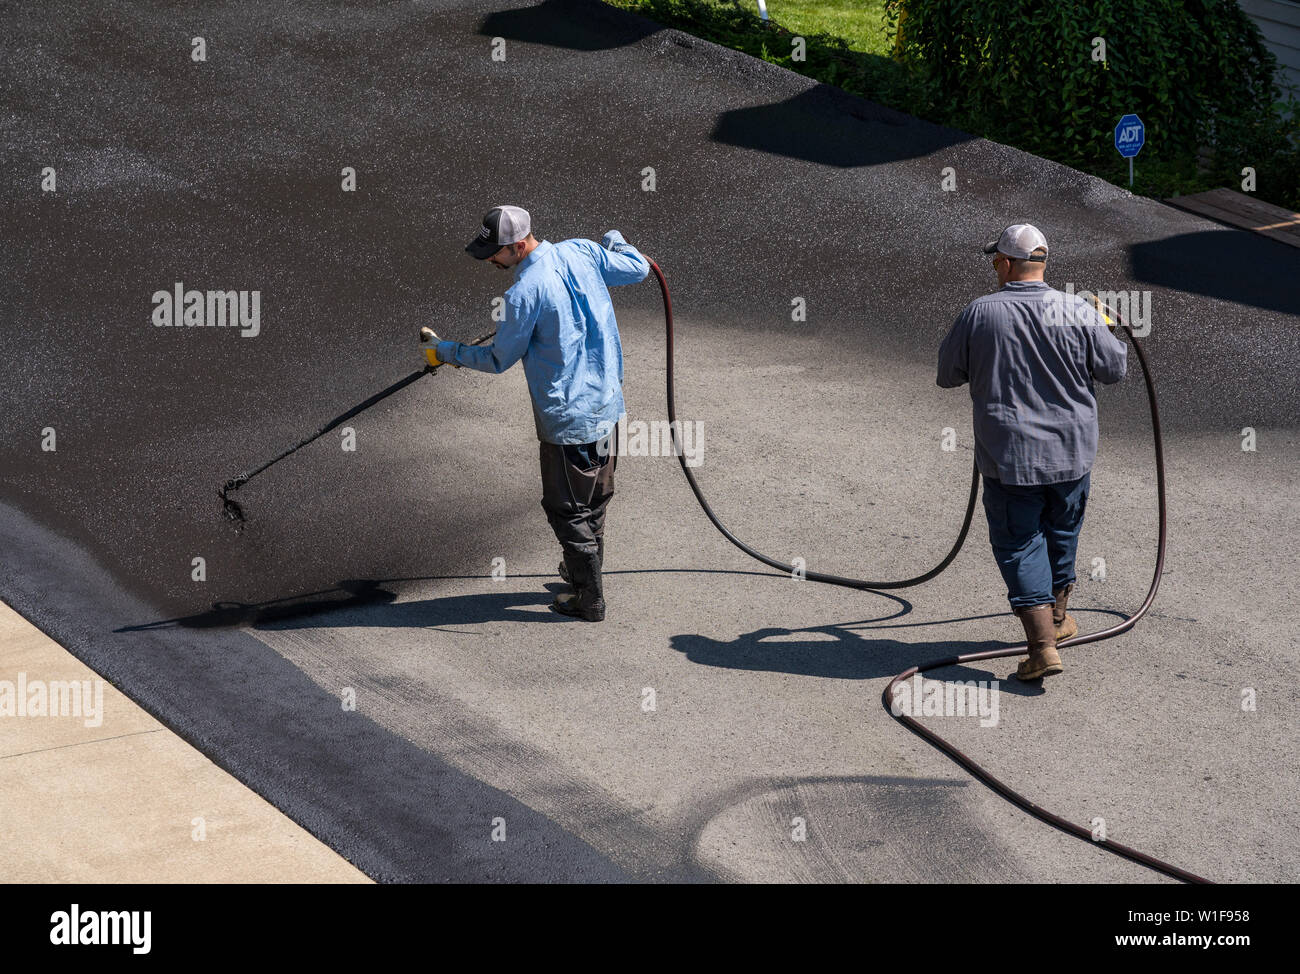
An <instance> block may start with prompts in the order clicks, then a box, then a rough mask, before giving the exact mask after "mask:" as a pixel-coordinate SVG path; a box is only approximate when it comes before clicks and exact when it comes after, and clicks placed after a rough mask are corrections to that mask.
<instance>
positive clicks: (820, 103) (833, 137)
mask: <svg viewBox="0 0 1300 974" xmlns="http://www.w3.org/2000/svg"><path fill="white" fill-rule="evenodd" d="M907 121H908V116H906V115H902V114H900V113H898V112H895V111H893V110H891V109H888V108H884V107H882V106H880V105H876V104H874V103H872V102H869V101H864V100H863V99H860V98H856V97H853V96H852V95H848V94H845V93H844V92H843V91H841V90H840V89H838V88H835V87H833V86H831V85H826V84H819V85H817V86H816V87H814V88H810V89H808V90H807V91H804V92H801V93H799V94H798V95H795V96H794V97H793V98H789V99H787V100H785V101H782V102H775V103H774V104H771V105H759V106H756V107H753V108H737V109H734V110H732V111H729V112H723V113H722V114H721V115H719V116H718V120H717V122H716V123H715V124H714V127H713V132H712V133H711V134H710V138H711V139H712V140H713V141H714V142H720V143H722V144H724V145H732V146H738V147H740V148H743V149H755V150H758V151H759V152H767V153H771V154H772V155H778V156H787V157H789V158H792V159H804V160H807V161H808V162H815V163H820V164H821V165H823V166H838V167H840V168H844V169H847V168H852V167H855V166H879V165H885V164H888V163H891V162H897V161H898V160H900V159H914V158H917V157H920V156H925V155H929V154H930V153H932V152H936V151H937V150H939V149H942V148H944V147H946V146H951V145H956V144H958V143H961V142H969V141H970V140H971V136H969V135H966V134H964V133H962V132H958V131H956V130H954V129H942V128H939V127H938V126H919V125H915V124H914V125H912V126H909V127H908V129H907V131H906V134H904V132H903V129H902V126H904V125H905V124H906V123H907ZM881 125H885V126H888V128H885V129H882V128H881V127H880V126H881Z"/></svg>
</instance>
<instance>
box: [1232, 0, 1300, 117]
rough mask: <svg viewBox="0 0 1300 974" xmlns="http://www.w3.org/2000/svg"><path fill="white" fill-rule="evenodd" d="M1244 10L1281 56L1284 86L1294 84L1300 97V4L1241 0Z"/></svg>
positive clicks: (1283, 0)
mask: <svg viewBox="0 0 1300 974" xmlns="http://www.w3.org/2000/svg"><path fill="white" fill-rule="evenodd" d="M1237 3H1238V4H1240V5H1241V9H1242V10H1244V11H1246V13H1247V14H1249V15H1250V19H1251V20H1253V21H1255V23H1256V24H1258V25H1259V32H1260V33H1261V34H1263V35H1264V41H1265V43H1266V44H1267V45H1268V47H1269V49H1270V50H1271V51H1272V52H1273V53H1274V54H1276V55H1277V60H1278V66H1279V69H1280V70H1279V71H1278V74H1279V75H1280V77H1279V78H1278V80H1279V81H1280V82H1281V83H1282V84H1284V85H1288V84H1289V85H1292V86H1294V89H1295V94H1296V95H1297V96H1298V97H1300V3H1294V2H1292V0H1237Z"/></svg>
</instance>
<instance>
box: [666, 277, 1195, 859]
mask: <svg viewBox="0 0 1300 974" xmlns="http://www.w3.org/2000/svg"><path fill="white" fill-rule="evenodd" d="M650 269H651V270H652V271H654V275H655V278H656V279H657V280H658V281H659V290H660V291H661V292H662V293H663V300H664V324H665V329H666V334H667V352H668V369H667V398H668V425H669V429H671V430H672V435H673V438H674V442H675V446H676V452H677V459H678V461H679V462H680V463H681V467H682V472H683V473H684V474H686V480H687V483H689V484H690V486H691V491H692V492H693V493H694V494H695V499H696V500H697V501H699V503H700V507H701V508H702V509H703V511H704V513H705V514H706V515H707V516H708V518H709V520H710V521H712V522H713V526H714V527H716V528H717V529H718V530H719V531H720V532H722V535H723V537H725V538H726V539H727V540H728V541H730V542H731V543H732V544H734V545H735V546H736V547H737V548H739V549H740V550H741V551H743V552H745V554H747V555H749V556H751V557H752V558H756V559H758V560H759V561H761V562H763V563H764V564H765V565H770V566H771V567H772V568H776V569H778V570H780V571H782V572H786V573H794V571H795V569H794V567H793V566H791V565H787V564H785V563H783V562H780V561H777V560H776V559H775V558H770V557H768V556H767V555H765V554H763V553H762V552H760V551H758V550H757V549H755V548H752V547H750V546H749V545H747V544H745V542H743V541H741V540H740V539H739V538H737V537H736V536H735V535H734V534H733V533H732V532H731V531H730V530H728V529H727V527H726V525H724V524H723V523H722V521H721V520H720V519H719V518H718V516H717V515H716V514H715V513H714V512H713V508H711V507H710V506H709V503H708V501H707V500H705V498H704V493H703V492H702V491H701V490H700V485H699V484H698V483H696V480H695V474H694V473H692V472H691V469H690V467H689V466H687V463H686V451H685V450H684V449H683V448H682V445H681V443H680V441H679V440H677V437H678V436H679V433H678V427H677V415H676V395H675V389H674V380H673V302H672V298H671V296H670V295H669V293H668V281H667V280H666V279H665V278H664V274H663V271H661V270H660V269H659V265H658V264H656V263H655V262H654V261H653V260H652V261H650ZM1107 311H1109V312H1110V314H1111V315H1112V316H1113V317H1114V318H1115V320H1116V321H1117V322H1118V325H1119V327H1120V328H1123V330H1124V332H1125V334H1127V335H1128V337H1129V341H1130V342H1131V343H1132V345H1133V350H1134V351H1135V352H1136V353H1137V358H1138V362H1139V364H1140V365H1141V366H1142V378H1143V379H1144V380H1145V382H1146V390H1147V402H1148V404H1149V405H1150V407H1151V433H1152V439H1153V441H1154V444H1155V454H1156V496H1157V503H1158V507H1159V539H1158V542H1157V549H1156V567H1155V571H1154V572H1153V574H1152V578H1151V587H1150V588H1149V589H1148V590H1147V596H1146V598H1145V599H1144V600H1143V601H1142V605H1141V606H1139V607H1138V610H1137V611H1136V612H1134V613H1133V614H1132V615H1131V616H1129V617H1128V618H1126V619H1124V620H1123V621H1122V622H1119V623H1116V624H1115V625H1113V626H1111V627H1110V628H1108V629H1103V630H1101V631H1099V632H1093V633H1088V634H1086V635H1081V636H1072V637H1071V638H1069V639H1063V640H1061V642H1060V643H1058V644H1057V645H1058V646H1061V647H1065V646H1082V645H1083V644H1085V643H1094V642H1098V641H1100V640H1102V639H1110V638H1112V637H1114V636H1118V635H1120V634H1121V633H1125V632H1128V630H1130V629H1132V628H1133V626H1134V625H1136V624H1137V621H1138V620H1139V619H1141V618H1142V617H1143V616H1144V615H1146V612H1147V610H1148V609H1150V608H1151V604H1152V603H1153V602H1154V601H1155V598H1156V591H1157V590H1158V589H1159V588H1160V576H1161V574H1162V572H1163V571H1164V564H1165V538H1166V509H1165V457H1164V440H1163V438H1162V436H1161V432H1160V410H1159V408H1158V406H1157V404H1156V390H1155V383H1154V382H1153V381H1152V378H1151V369H1150V366H1149V365H1148V363H1147V358H1146V354H1145V353H1144V352H1143V351H1142V346H1141V345H1139V344H1138V341H1137V337H1136V336H1135V335H1134V334H1133V329H1132V328H1130V327H1129V325H1128V323H1127V322H1125V321H1124V320H1123V318H1122V317H1121V316H1120V315H1119V314H1118V312H1115V311H1114V310H1112V309H1110V308H1107ZM978 494H979V468H978V466H977V467H976V468H975V469H974V471H973V472H972V474H971V487H970V496H969V497H968V499H967V502H966V516H965V518H964V519H963V521H962V526H961V531H960V532H959V533H958V535H957V541H956V543H955V544H954V545H953V546H952V549H951V550H950V551H949V552H948V554H947V555H945V556H944V558H943V560H942V561H941V562H939V564H938V565H936V566H935V567H934V568H932V569H930V571H928V572H926V573H925V574H923V575H917V576H916V577H915V578H909V579H905V580H903V581H898V582H868V581H863V580H861V579H856V578H846V577H843V576H840V575H826V574H823V573H821V572H812V571H806V572H804V577H805V578H808V579H811V580H812V581H814V582H825V583H826V584H829V585H840V586H843V587H846V588H855V589H891V588H907V587H909V586H912V585H920V584H921V583H922V582H927V581H929V580H930V579H932V578H934V577H935V576H936V575H938V574H939V573H940V572H942V571H943V570H944V569H945V568H947V567H948V566H949V565H950V564H951V563H952V560H953V559H954V558H956V557H957V553H958V552H959V551H960V550H961V546H962V544H963V543H965V541H966V535H967V534H968V533H969V531H970V525H971V518H972V517H973V516H974V513H975V499H976V497H977V496H978ZM1028 652H1029V647H1028V646H1027V645H1020V646H1012V647H1008V648H1005V649H991V650H986V651H984V652H979V653H965V654H962V655H959V656H949V657H945V658H944V659H938V660H933V661H931V662H928V663H922V664H920V665H919V666H913V667H911V668H910V669H908V670H905V671H904V672H902V673H900V674H898V676H896V677H894V678H893V679H892V680H890V681H889V685H888V686H887V687H885V691H884V693H883V694H882V695H881V700H882V701H883V703H884V705H885V709H886V710H887V711H889V713H890V715H891V716H892V717H894V719H896V720H898V721H899V722H901V723H902V724H904V725H905V726H906V727H907V728H908V730H910V731H912V732H913V733H915V734H917V735H918V736H920V737H922V738H924V739H925V740H927V741H929V742H930V743H931V744H933V745H934V746H935V747H937V748H938V749H939V750H940V751H942V752H943V753H944V754H946V755H948V756H949V757H950V758H952V759H953V760H954V761H956V762H957V763H958V764H959V765H961V766H962V767H963V768H965V769H966V770H967V771H969V772H970V773H971V774H972V775H974V776H975V777H976V778H978V779H979V780H980V781H982V782H984V784H986V785H988V786H989V787H990V788H992V789H993V790H994V791H996V792H997V793H998V794H999V795H1001V796H1002V797H1003V798H1005V799H1007V800H1008V801H1010V802H1011V803H1012V804H1014V805H1015V806H1016V807H1017V808H1020V809H1021V810H1023V811H1025V812H1028V813H1029V814H1030V815H1033V816H1034V817H1035V818H1037V819H1039V820H1040V821H1042V822H1046V823H1047V824H1048V825H1051V826H1053V827H1055V828H1057V829H1060V830H1061V831H1062V832H1065V833H1067V834H1069V835H1073V836H1075V837H1076V838H1080V839H1085V840H1087V841H1089V842H1091V843H1093V844H1094V845H1096V846H1098V847H1099V848H1102V849H1105V850H1106V851H1108V852H1112V853H1114V854H1115V855H1117V856H1120V857H1122V858H1124V859H1128V860H1130V861H1132V862H1136V863H1138V864H1140V865H1142V866H1146V867H1147V868H1149V869H1154V870H1155V871H1157V872H1160V873H1163V874H1165V875H1166V876H1171V877H1173V878H1174V879H1178V880H1181V881H1183V882H1185V883H1207V882H1209V880H1206V879H1203V878H1201V877H1200V876H1197V875H1195V874H1194V873H1190V872H1187V871H1186V870H1185V869H1180V868H1178V867H1177V866H1172V865H1170V864H1169V863H1167V862H1164V861H1162V860H1160V859H1157V858H1155V857H1154V856H1150V855H1147V854H1146V853H1145V852H1140V851H1138V850H1137V849H1133V848H1130V847H1129V846H1126V845H1122V844H1120V843H1118V842H1111V841H1109V840H1108V839H1098V838H1095V837H1094V835H1093V832H1092V830H1091V829H1087V828H1084V827H1083V826H1080V825H1075V824H1074V823H1073V822H1069V821H1067V820H1065V819H1063V818H1061V817H1060V816H1058V815H1054V814H1052V813H1051V812H1049V811H1047V810H1046V809H1043V808H1040V807H1039V806H1038V805H1035V804H1034V803H1033V802H1031V801H1029V799H1027V798H1025V797H1024V796H1023V795H1021V794H1020V793H1019V792H1016V791H1014V790H1013V789H1011V788H1010V787H1008V786H1007V785H1005V784H1004V783H1003V782H1001V781H999V780H998V779H997V778H995V777H994V776H993V775H991V774H989V773H988V772H987V771H985V770H984V769H983V768H981V767H980V766H979V765H978V764H976V763H975V761H973V760H972V759H971V758H969V757H967V756H966V755H965V754H964V753H963V752H962V751H961V750H960V749H959V748H957V747H956V746H954V745H953V744H950V743H949V742H948V741H946V740H944V739H943V738H942V737H940V736H939V735H938V734H936V733H934V732H933V731H931V730H929V729H928V728H926V727H925V726H924V725H922V724H921V723H920V722H919V721H917V720H916V719H914V718H913V717H911V716H909V715H907V714H896V713H894V711H893V708H892V707H891V705H890V703H891V698H892V695H893V690H894V687H895V686H896V685H897V684H898V683H899V682H900V681H902V680H906V679H909V678H910V677H912V676H913V675H914V674H917V673H925V672H928V671H930V670H937V669H941V668H942V667H945V666H956V665H959V664H962V663H972V662H975V661H978V660H987V659H999V658H1001V657H1006V656H1025V655H1027V654H1028Z"/></svg>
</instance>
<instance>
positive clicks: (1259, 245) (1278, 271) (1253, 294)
mask: <svg viewBox="0 0 1300 974" xmlns="http://www.w3.org/2000/svg"><path fill="white" fill-rule="evenodd" d="M1297 273H1300V251H1298V250H1296V249H1295V248H1294V247H1288V246H1287V245H1286V244H1283V243H1279V242H1278V241H1276V240H1270V239H1269V238H1268V237H1264V236H1261V235H1259V234H1256V233H1250V232H1248V231H1246V230H1228V229H1223V230H1203V231H1201V232H1200V233H1184V234H1179V235H1178V236H1175V237H1166V238H1164V239H1163V240H1151V241H1147V242H1145V243H1139V244H1134V245H1132V246H1130V247H1129V274H1130V275H1131V276H1132V278H1133V279H1134V280H1135V281H1139V282H1141V283H1143V284H1155V285H1158V286H1160V287H1166V288H1170V289H1171V290H1176V291H1186V292H1187V293H1189V294H1202V295H1205V296H1206V297H1211V298H1218V299H1220V300H1222V301H1232V302H1234V303H1236V304H1244V305H1249V306H1250V307H1254V308H1265V309H1267V310H1269V311H1280V312H1282V313H1283V314H1288V315H1300V287H1297V286H1296V281H1295V277H1296V274H1297Z"/></svg>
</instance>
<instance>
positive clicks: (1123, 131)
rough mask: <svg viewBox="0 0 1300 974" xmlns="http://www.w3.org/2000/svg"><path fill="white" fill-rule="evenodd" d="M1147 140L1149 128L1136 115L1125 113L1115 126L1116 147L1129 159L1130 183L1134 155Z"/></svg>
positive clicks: (1130, 181) (1131, 183) (1130, 182)
mask: <svg viewBox="0 0 1300 974" xmlns="http://www.w3.org/2000/svg"><path fill="white" fill-rule="evenodd" d="M1146 141H1147V128H1146V126H1145V125H1143V124H1142V119H1140V118H1138V117H1137V116H1136V115H1125V116H1124V117H1123V118H1121V119H1120V120H1119V124H1118V125H1116V126H1115V148H1116V149H1117V150H1119V154H1120V155H1122V156H1123V157H1124V158H1125V159H1127V160H1128V184H1129V185H1130V186H1132V185H1133V157H1134V156H1135V155H1137V154H1138V153H1139V152H1141V151H1142V146H1144V145H1145V144H1146Z"/></svg>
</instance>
